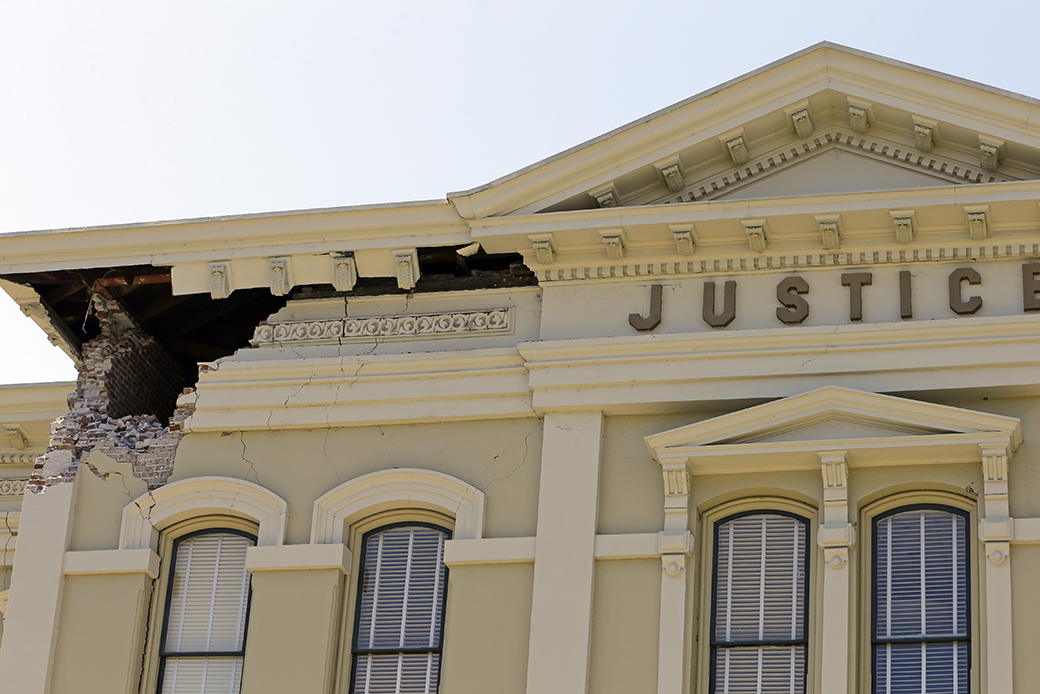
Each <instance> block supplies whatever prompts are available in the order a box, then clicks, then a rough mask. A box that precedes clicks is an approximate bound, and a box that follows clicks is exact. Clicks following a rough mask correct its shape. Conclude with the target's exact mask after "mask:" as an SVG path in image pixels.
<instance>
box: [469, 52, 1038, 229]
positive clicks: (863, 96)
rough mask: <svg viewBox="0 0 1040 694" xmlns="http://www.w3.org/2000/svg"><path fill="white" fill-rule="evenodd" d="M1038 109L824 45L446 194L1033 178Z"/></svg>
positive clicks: (546, 199) (580, 204)
mask: <svg viewBox="0 0 1040 694" xmlns="http://www.w3.org/2000/svg"><path fill="white" fill-rule="evenodd" d="M1038 113H1040V102H1037V101H1035V100H1033V99H1029V98H1026V97H1022V96H1019V95H1015V94H1011V93H1008V92H1003V91H1000V90H997V89H993V88H990V87H987V86H985V85H981V84H976V83H971V82H968V81H966V80H961V79H958V78H955V77H950V76H947V75H942V74H940V73H936V72H932V71H929V70H926V69H923V68H919V67H916V66H912V65H908V64H904V63H898V62H896V61H892V60H888V59H884V58H880V57H878V56H873V55H870V54H867V53H863V52H860V51H856V50H853V49H849V48H845V47H842V46H836V45H834V44H827V43H824V44H819V45H817V46H814V47H812V48H810V49H807V50H805V51H801V52H799V53H796V54H794V55H792V56H789V57H788V58H785V59H783V60H781V61H778V62H777V63H774V64H772V65H768V66H766V67H764V68H762V69H760V70H757V71H755V72H752V73H749V74H748V75H745V76H743V77H740V78H738V79H736V80H734V81H732V82H729V83H727V84H724V85H720V86H719V87H716V88H714V89H711V90H709V91H707V92H704V93H702V94H699V95H697V96H695V97H692V98H690V99H688V100H686V101H684V102H681V103H679V104H676V105H674V106H671V107H669V108H666V109H663V110H662V111H659V112H657V113H654V114H651V115H650V116H647V117H646V118H643V119H640V120H638V121H636V122H633V123H631V124H629V125H626V126H624V127H622V128H619V129H617V130H615V131H612V132H610V133H607V134H605V135H603V136H601V137H599V138H596V139H594V140H591V141H589V142H587V143H584V144H582V145H579V146H578V147H575V148H573V149H571V150H568V151H566V152H563V153H561V154H559V155H557V156H555V157H551V158H549V159H547V160H544V161H542V162H539V163H537V164H535V165H533V166H531V167H528V168H527V169H523V170H521V171H518V172H516V173H514V174H511V175H509V176H506V177H504V178H502V179H499V180H497V181H494V182H492V183H489V184H487V185H485V186H481V187H479V188H476V189H473V190H470V191H464V192H460V193H452V194H449V198H450V199H451V201H452V202H453V203H454V204H455V206H456V207H457V208H458V210H459V211H460V213H461V214H462V215H463V216H464V217H468V218H489V217H500V216H514V215H518V216H523V215H531V214H537V213H545V212H562V211H570V210H583V209H594V208H600V207H632V206H646V205H660V204H669V203H676V202H681V203H688V202H700V201H710V200H715V199H733V200H736V199H752V198H756V199H758V198H770V197H786V196H791V195H803V194H821V193H822V194H826V193H857V192H874V191H882V190H893V189H908V188H927V187H939V186H949V185H950V184H962V185H971V184H979V183H998V182H1008V181H1022V180H1040V128H1038V127H1037V126H1036V123H1037V122H1038V117H1037V114H1038ZM987 148H989V149H987ZM988 152H992V156H989V155H988V154H987V153H988ZM987 157H989V158H987ZM828 171H830V172H834V171H837V172H838V175H837V176H834V175H831V176H828V175H827V172H828Z"/></svg>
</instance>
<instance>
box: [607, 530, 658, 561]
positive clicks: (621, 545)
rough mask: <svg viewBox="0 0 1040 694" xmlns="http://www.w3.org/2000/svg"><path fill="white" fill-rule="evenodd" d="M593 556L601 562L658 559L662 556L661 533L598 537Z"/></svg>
mask: <svg viewBox="0 0 1040 694" xmlns="http://www.w3.org/2000/svg"><path fill="white" fill-rule="evenodd" d="M592 554H593V556H594V557H595V558H596V559H599V560H601V561H605V560H611V559H657V558H658V557H660V556H661V536H660V534H659V533H628V534H620V535H597V536H596V540H595V543H594V544H593V548H592Z"/></svg>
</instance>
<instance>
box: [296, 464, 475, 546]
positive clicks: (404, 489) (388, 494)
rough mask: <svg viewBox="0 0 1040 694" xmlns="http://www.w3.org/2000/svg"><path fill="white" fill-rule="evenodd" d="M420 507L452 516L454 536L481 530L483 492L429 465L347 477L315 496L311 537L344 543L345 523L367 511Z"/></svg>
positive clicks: (463, 537) (466, 536) (316, 541)
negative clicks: (333, 487)
mask: <svg viewBox="0 0 1040 694" xmlns="http://www.w3.org/2000/svg"><path fill="white" fill-rule="evenodd" d="M401 508H423V509H427V510H434V511H439V512H441V513H444V514H445V515H448V516H450V517H452V518H454V519H455V532H454V534H453V537H454V538H456V539H459V540H468V539H479V538H480V537H482V536H483V534H484V492H482V491H480V490H479V489H477V488H476V487H474V486H472V485H470V484H467V483H466V482H463V481H462V480H460V479H457V478H455V477H452V476H450V475H445V474H444V473H443V472H434V471H433V470H420V469H417V468H398V469H393V470H379V471H377V472H372V473H369V474H367V475H362V476H361V477H357V478H355V479H353V480H351V481H349V482H345V483H343V484H341V485H339V486H338V487H336V488H335V489H333V490H331V491H329V492H327V493H325V494H324V495H322V496H321V497H320V498H319V499H318V500H317V501H315V502H314V516H313V519H312V522H311V543H312V544H329V543H342V542H343V534H344V528H345V526H346V525H348V524H353V523H356V522H357V521H358V520H360V519H362V518H364V517H365V516H370V515H372V514H373V513H378V512H380V511H386V510H390V509H401Z"/></svg>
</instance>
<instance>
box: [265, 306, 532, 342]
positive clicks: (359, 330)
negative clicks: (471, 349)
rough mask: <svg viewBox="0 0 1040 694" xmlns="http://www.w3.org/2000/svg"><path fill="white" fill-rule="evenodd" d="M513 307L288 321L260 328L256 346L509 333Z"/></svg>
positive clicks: (511, 326) (511, 324) (511, 328)
mask: <svg viewBox="0 0 1040 694" xmlns="http://www.w3.org/2000/svg"><path fill="white" fill-rule="evenodd" d="M512 314H513V309H512V308H502V309H491V310H488V311H462V312H453V313H431V314H417V315H410V316H373V317H367V318H345V319H336V320H315V321H286V322H284V323H271V324H263V325H260V326H258V327H257V328H256V330H255V331H254V333H253V339H252V340H251V343H252V345H253V346H254V347H269V346H275V345H286V344H301V343H308V344H330V343H342V342H364V341H366V340H372V339H379V340H383V339H407V338H414V337H431V338H437V337H456V336H459V335H477V334H479V335H487V334H508V333H510V332H512V330H513V322H512Z"/></svg>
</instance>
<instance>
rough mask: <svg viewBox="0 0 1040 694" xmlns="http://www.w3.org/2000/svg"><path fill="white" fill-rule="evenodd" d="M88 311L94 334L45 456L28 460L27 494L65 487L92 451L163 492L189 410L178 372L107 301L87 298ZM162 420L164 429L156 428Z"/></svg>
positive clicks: (114, 304) (161, 350)
mask: <svg viewBox="0 0 1040 694" xmlns="http://www.w3.org/2000/svg"><path fill="white" fill-rule="evenodd" d="M91 306H92V308H93V311H94V313H95V315H96V316H97V319H98V323H99V325H100V330H101V333H100V335H98V336H97V337H95V338H94V339H92V340H90V341H89V342H87V343H85V344H84V345H83V355H82V356H83V364H82V366H81V367H80V371H79V378H78V379H77V381H76V391H75V392H74V393H71V394H70V395H69V413H68V414H66V415H64V416H63V417H61V418H59V419H57V420H55V421H54V423H52V424H51V438H50V443H49V444H48V446H47V452H46V453H44V454H43V455H42V456H40V457H39V458H37V459H36V464H35V466H34V468H33V474H32V477H31V478H30V480H29V484H28V489H30V490H31V491H33V492H40V491H43V490H45V489H46V488H47V487H48V486H50V485H52V484H57V483H60V482H69V481H72V479H73V478H75V476H76V471H77V470H78V469H79V465H80V463H81V462H82V461H83V460H85V459H86V458H87V456H89V455H90V453H91V451H93V450H95V449H96V450H98V451H101V452H103V453H105V454H106V455H108V456H109V457H111V458H112V459H114V460H116V461H117V462H120V463H130V465H131V469H132V471H133V475H134V476H135V477H138V478H140V479H142V480H144V481H145V482H146V483H147V484H148V488H149V489H156V488H158V487H161V486H163V485H164V484H166V480H167V479H169V476H170V473H171V472H172V471H173V460H174V456H175V455H176V452H177V444H178V443H179V442H180V439H181V437H182V436H183V433H182V430H181V427H182V425H183V423H184V420H185V419H187V417H189V416H190V415H191V413H192V412H194V410H195V406H194V403H193V400H192V399H190V398H186V399H185V400H186V401H185V403H184V404H182V405H180V406H178V405H177V396H178V394H181V393H182V392H183V393H184V394H186V395H187V394H189V393H192V392H193V391H192V389H191V388H185V389H183V391H182V389H181V384H182V383H183V376H182V374H181V370H180V367H179V366H178V364H177V362H176V361H175V360H174V358H173V357H172V356H170V354H169V353H168V352H167V351H166V350H165V349H164V348H163V346H162V345H161V344H159V342H158V341H157V340H156V339H155V338H153V337H151V336H150V335H148V334H146V333H145V332H144V331H143V330H142V329H141V328H140V327H139V326H138V325H137V324H136V323H135V322H134V320H133V318H131V316H129V315H128V314H127V313H126V312H125V311H124V310H123V308H122V307H121V306H120V305H119V304H118V303H117V302H116V301H113V300H112V299H108V298H105V297H103V296H101V295H100V294H94V295H93V297H92V303H91ZM163 420H168V424H163Z"/></svg>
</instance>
